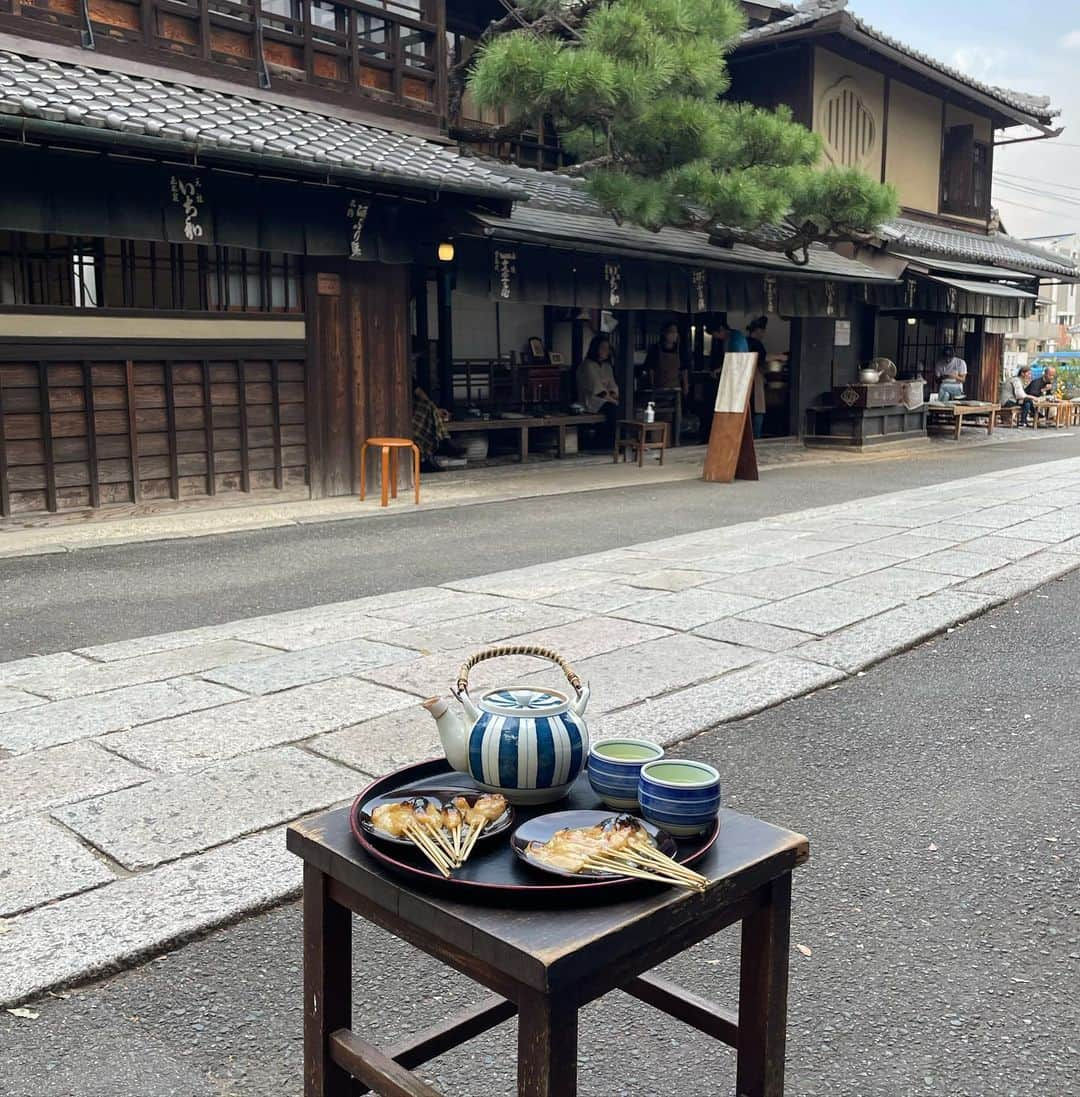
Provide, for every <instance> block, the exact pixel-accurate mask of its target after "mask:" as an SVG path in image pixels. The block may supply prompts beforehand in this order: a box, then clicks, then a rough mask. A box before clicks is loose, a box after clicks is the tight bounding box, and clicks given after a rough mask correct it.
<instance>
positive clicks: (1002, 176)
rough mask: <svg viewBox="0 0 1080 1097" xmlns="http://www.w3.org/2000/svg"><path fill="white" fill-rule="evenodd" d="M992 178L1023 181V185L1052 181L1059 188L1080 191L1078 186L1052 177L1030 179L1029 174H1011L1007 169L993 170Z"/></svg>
mask: <svg viewBox="0 0 1080 1097" xmlns="http://www.w3.org/2000/svg"><path fill="white" fill-rule="evenodd" d="M994 178H995V179H1006V180H1009V181H1010V182H1016V183H1023V184H1024V185H1025V186H1029V185H1031V184H1032V183H1037V182H1038V183H1045V182H1053V184H1054V186H1055V187H1057V188H1058V189H1059V190H1071V191H1077V192H1078V193H1080V187H1076V186H1071V185H1070V184H1068V183H1059V182H1058V181H1057V180H1056V179H1054V180H1045V179H1032V178H1031V177H1030V176H1027V175H1013V174H1011V173H1010V172H1007V171H995V172H994Z"/></svg>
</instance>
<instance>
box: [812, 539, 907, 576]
mask: <svg viewBox="0 0 1080 1097" xmlns="http://www.w3.org/2000/svg"><path fill="white" fill-rule="evenodd" d="M903 563H906V560H905V558H904V557H902V556H892V555H891V554H890V553H887V552H880V551H878V547H877V545H876V544H875V543H874V542H872V541H871V542H870V543H869V544H865V545H862V546H860V548H859V550H858V551H853V550H851V549H844V550H843V551H842V552H828V553H826V554H825V555H824V556H811V557H810V559H809V560H805V561H803V567H804V568H805V569H806V570H807V571H822V572H824V573H825V574H826V575H831V576H833V577H834V578H835V579H838V580H839V579H852V578H854V577H855V576H856V575H866V574H867V573H868V572H871V571H880V570H881V569H882V568H888V567H895V566H896V565H897V564H903Z"/></svg>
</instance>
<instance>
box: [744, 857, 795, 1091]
mask: <svg viewBox="0 0 1080 1097" xmlns="http://www.w3.org/2000/svg"><path fill="white" fill-rule="evenodd" d="M764 890H765V893H766V895H767V900H766V903H765V905H764V906H763V907H761V908H760V909H759V910H756V911H755V912H754V913H753V914H751V915H750V916H749V917H748V918H745V919H743V924H742V958H741V964H740V971H739V1035H738V1043H737V1052H738V1056H737V1058H738V1065H737V1067H736V1081H735V1092H736V1094H737V1095H738V1097H783V1094H784V1041H785V1038H786V1035H787V990H788V950H789V948H790V944H791V940H790V935H791V873H790V872H788V873H785V874H784V875H783V876H781V877H779V878H778V879H776V880H773V881H772V883H770V884H767V885H766V886H765V889H764Z"/></svg>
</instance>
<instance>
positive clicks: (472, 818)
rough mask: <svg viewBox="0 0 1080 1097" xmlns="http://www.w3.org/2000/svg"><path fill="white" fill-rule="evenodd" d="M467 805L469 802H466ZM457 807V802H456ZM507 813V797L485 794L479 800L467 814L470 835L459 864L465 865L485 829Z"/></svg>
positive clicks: (494, 793) (469, 808)
mask: <svg viewBox="0 0 1080 1097" xmlns="http://www.w3.org/2000/svg"><path fill="white" fill-rule="evenodd" d="M463 802H464V803H466V806H468V805H467V801H464V800H463ZM454 804H455V806H456V805H457V800H455V801H454ZM505 812H506V797H505V796H501V795H500V794H499V793H497V792H493V793H485V794H484V795H483V796H481V797H479V799H477V801H476V803H475V804H473V805H472V806H471V807H468V810H467V811H466V812H465V823H466V825H467V826H468V827H469V834H468V836H467V837H466V839H465V846H464V848H463V849H462V851H461V856H460V857H459V858H458V864H464V862H465V861H466V860H467V859H468V857H469V854H471V853H472V851H473V846H475V845H476V840H477V838H479V837H480V835H481V834H482V833H483V830H484V828H485V827H487V826H489V825H490V824H491V823H494V822H495V820H496V819H501V818H502V816H503V815H504V813H505Z"/></svg>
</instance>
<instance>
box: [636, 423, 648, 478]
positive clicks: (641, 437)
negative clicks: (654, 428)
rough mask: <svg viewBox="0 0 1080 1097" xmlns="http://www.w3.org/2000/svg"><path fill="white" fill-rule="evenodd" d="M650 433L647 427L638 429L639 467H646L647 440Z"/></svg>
mask: <svg viewBox="0 0 1080 1097" xmlns="http://www.w3.org/2000/svg"><path fill="white" fill-rule="evenodd" d="M647 434H648V431H647V430H646V429H645V427H638V440H637V467H638V468H639V469H640V468H644V467H645V438H646V435H647Z"/></svg>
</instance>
